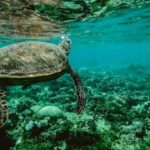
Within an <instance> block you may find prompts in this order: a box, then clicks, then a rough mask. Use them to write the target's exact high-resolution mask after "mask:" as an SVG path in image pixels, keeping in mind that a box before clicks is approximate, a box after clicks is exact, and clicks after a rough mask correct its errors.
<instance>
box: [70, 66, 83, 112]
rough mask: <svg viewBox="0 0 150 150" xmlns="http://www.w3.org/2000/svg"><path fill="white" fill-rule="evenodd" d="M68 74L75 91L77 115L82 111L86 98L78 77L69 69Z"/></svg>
mask: <svg viewBox="0 0 150 150" xmlns="http://www.w3.org/2000/svg"><path fill="white" fill-rule="evenodd" d="M68 72H69V74H70V75H71V77H72V79H73V81H74V85H75V87H76V91H77V112H78V114H79V113H80V112H81V111H82V110H83V109H84V107H85V103H86V96H85V91H84V87H83V84H82V81H81V79H80V77H79V75H78V74H77V73H76V72H75V71H74V70H73V69H72V68H71V67H69V69H68Z"/></svg>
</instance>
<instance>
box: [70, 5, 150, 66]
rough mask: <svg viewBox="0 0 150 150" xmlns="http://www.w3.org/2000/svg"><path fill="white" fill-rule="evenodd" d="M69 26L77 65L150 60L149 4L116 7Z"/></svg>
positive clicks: (74, 60)
mask: <svg viewBox="0 0 150 150" xmlns="http://www.w3.org/2000/svg"><path fill="white" fill-rule="evenodd" d="M69 28H70V30H69V34H70V35H71V39H72V40H73V48H72V53H71V56H70V59H71V61H72V63H73V65H74V66H79V67H81V66H85V67H87V66H88V67H98V66H100V67H102V66H104V67H105V66H109V67H121V66H125V65H128V64H130V63H135V64H136V63H137V64H138V63H139V64H143V65H149V64H150V59H149V56H150V11H149V5H146V6H141V7H140V8H133V9H130V8H129V9H121V10H116V11H113V12H110V14H108V15H107V16H105V17H103V18H100V19H95V20H94V21H93V22H83V23H72V24H70V25H69Z"/></svg>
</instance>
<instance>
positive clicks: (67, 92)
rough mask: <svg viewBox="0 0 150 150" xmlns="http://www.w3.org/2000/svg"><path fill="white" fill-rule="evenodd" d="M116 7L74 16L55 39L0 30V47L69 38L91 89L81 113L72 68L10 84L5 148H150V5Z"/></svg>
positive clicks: (2, 136) (0, 142)
mask: <svg viewBox="0 0 150 150" xmlns="http://www.w3.org/2000/svg"><path fill="white" fill-rule="evenodd" d="M146 2H147V3H145V4H142V5H141V4H139V5H136V6H134V5H132V6H131V7H127V8H114V9H113V10H109V11H108V12H107V13H106V14H105V15H103V16H101V17H96V18H94V17H93V18H92V19H91V20H90V21H83V22H81V21H79V22H72V23H68V24H67V25H66V29H65V30H63V31H62V33H60V34H58V33H57V34H56V35H54V36H53V37H52V38H47V37H44V38H43V37H39V38H38V39H36V38H29V37H28V38H27V37H21V36H17V35H5V34H1V35H0V47H3V46H7V45H9V44H12V43H15V42H20V41H26V40H36V41H37V40H39V41H46V42H52V43H56V44H57V43H59V41H60V40H61V39H62V38H63V37H69V38H70V39H71V40H72V46H71V50H70V54H69V56H68V57H69V61H70V64H71V66H72V67H73V68H75V70H76V71H77V72H78V74H79V76H80V78H81V81H82V83H83V85H84V89H85V93H86V106H85V109H84V111H83V112H82V113H81V114H80V115H77V113H76V103H77V102H76V91H75V88H74V86H73V82H72V80H71V77H70V76H69V75H64V76H62V77H60V78H59V79H57V80H54V81H51V82H44V83H39V84H34V85H30V86H29V87H27V88H25V89H22V87H21V86H14V87H7V103H8V108H9V119H8V121H7V122H6V124H5V125H4V126H3V127H2V128H0V150H31V149H32V150H149V149H150V142H149V141H150V5H149V3H148V1H146Z"/></svg>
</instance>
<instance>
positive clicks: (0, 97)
mask: <svg viewBox="0 0 150 150" xmlns="http://www.w3.org/2000/svg"><path fill="white" fill-rule="evenodd" d="M7 120H8V108H7V104H6V91H5V90H4V89H3V88H1V87H0V127H1V126H3V125H4V124H5V122H6V121H7Z"/></svg>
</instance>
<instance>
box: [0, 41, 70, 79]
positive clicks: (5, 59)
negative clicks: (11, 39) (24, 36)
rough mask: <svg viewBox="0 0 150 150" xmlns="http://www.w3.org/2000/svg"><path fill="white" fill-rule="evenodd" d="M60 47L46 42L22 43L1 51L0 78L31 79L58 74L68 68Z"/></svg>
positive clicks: (65, 57)
mask: <svg viewBox="0 0 150 150" xmlns="http://www.w3.org/2000/svg"><path fill="white" fill-rule="evenodd" d="M67 61H68V60H67V56H66V54H65V52H63V50H61V49H60V48H59V46H57V45H54V44H50V43H46V42H35V41H32V42H21V43H16V44H12V45H10V46H6V47H3V48H1V49H0V78H2V77H3V78H21V77H23V78H30V77H38V76H46V75H49V76H51V75H53V76H55V74H58V73H59V72H63V71H64V70H66V68H67Z"/></svg>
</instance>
